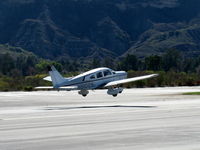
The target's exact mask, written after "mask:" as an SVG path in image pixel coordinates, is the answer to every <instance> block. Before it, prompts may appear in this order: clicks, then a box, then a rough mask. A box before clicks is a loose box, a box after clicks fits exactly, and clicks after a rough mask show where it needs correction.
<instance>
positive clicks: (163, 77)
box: [0, 49, 200, 91]
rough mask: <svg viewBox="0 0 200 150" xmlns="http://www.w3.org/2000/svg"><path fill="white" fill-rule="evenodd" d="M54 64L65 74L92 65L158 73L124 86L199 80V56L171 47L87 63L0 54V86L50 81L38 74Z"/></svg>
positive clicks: (27, 86)
mask: <svg viewBox="0 0 200 150" xmlns="http://www.w3.org/2000/svg"><path fill="white" fill-rule="evenodd" d="M48 65H54V66H55V67H56V68H57V69H58V70H59V71H62V73H63V74H64V75H65V76H73V75H77V74H79V73H80V72H82V71H86V70H89V69H93V68H96V67H102V66H104V67H109V68H112V69H114V70H125V71H128V76H129V77H134V76H140V75H144V74H150V73H158V74H159V77H157V78H155V79H151V80H144V81H138V82H134V83H129V84H127V85H125V86H126V87H152V86H186V85H187V86H192V85H199V84H200V57H196V58H187V57H185V56H183V55H182V54H181V53H180V52H179V51H177V50H174V49H171V50H168V51H167V52H166V53H165V54H164V55H162V56H159V55H152V56H147V57H145V58H138V57H136V56H135V55H127V56H126V57H124V58H118V59H117V60H113V59H111V58H105V59H104V60H101V61H100V60H98V59H93V60H92V61H90V62H89V63H87V64H83V63H80V62H79V61H77V60H70V61H69V60H66V59H63V60H58V61H50V60H45V59H38V58H37V57H36V56H34V55H28V56H25V55H22V56H19V57H13V56H12V55H10V54H8V53H6V54H0V90H1V91H8V90H33V87H35V86H40V85H50V83H48V82H46V81H43V80H42V78H43V77H45V76H46V75H47V69H46V68H47V66H48Z"/></svg>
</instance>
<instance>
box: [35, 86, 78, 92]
mask: <svg viewBox="0 0 200 150" xmlns="http://www.w3.org/2000/svg"><path fill="white" fill-rule="evenodd" d="M35 89H36V90H59V91H72V90H77V89H78V87H77V86H63V87H59V88H54V87H53V86H39V87H36V88H35Z"/></svg>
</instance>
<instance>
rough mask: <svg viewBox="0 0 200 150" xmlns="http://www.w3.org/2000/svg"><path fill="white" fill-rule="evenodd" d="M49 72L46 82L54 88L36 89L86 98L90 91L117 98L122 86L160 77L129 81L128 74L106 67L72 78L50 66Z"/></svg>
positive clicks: (135, 78)
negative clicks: (73, 92)
mask: <svg viewBox="0 0 200 150" xmlns="http://www.w3.org/2000/svg"><path fill="white" fill-rule="evenodd" d="M48 71H49V75H50V76H48V77H45V78H44V80H47V81H51V82H52V83H53V87H48V86H47V87H36V89H39V90H40V89H55V90H58V91H60V90H66V91H71V90H78V93H79V94H80V95H82V96H84V97H85V96H87V94H88V93H89V90H95V89H108V91H107V94H108V95H112V96H114V97H116V96H117V95H118V94H119V93H122V91H123V88H121V87H120V85H122V84H125V83H129V82H134V81H138V80H144V79H148V78H152V77H156V76H158V74H150V75H145V76H140V77H134V78H128V79H127V72H125V71H114V70H112V69H109V68H105V67H104V68H96V69H93V70H90V71H87V72H85V73H82V74H80V75H77V76H75V77H70V78H64V77H63V76H62V75H61V74H60V73H59V72H58V71H57V70H56V68H55V67H54V66H51V67H50V66H48Z"/></svg>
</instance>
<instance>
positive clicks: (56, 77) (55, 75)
mask: <svg viewBox="0 0 200 150" xmlns="http://www.w3.org/2000/svg"><path fill="white" fill-rule="evenodd" d="M47 68H48V71H49V75H50V76H51V80H52V83H53V86H54V88H58V87H59V86H62V83H64V82H65V81H66V79H65V78H63V76H62V75H61V74H60V73H59V72H58V71H57V70H56V68H55V67H54V66H51V67H50V66H48V67H47Z"/></svg>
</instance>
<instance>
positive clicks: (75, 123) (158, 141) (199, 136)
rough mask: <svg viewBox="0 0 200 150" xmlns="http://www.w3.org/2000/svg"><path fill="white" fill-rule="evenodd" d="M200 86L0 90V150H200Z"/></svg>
mask: <svg viewBox="0 0 200 150" xmlns="http://www.w3.org/2000/svg"><path fill="white" fill-rule="evenodd" d="M191 91H195V92H197V91H200V87H172V88H144V89H126V90H124V92H123V93H122V94H120V95H119V96H118V97H116V98H114V97H112V96H109V95H107V94H106V91H105V90H99V91H95V92H92V91H90V93H89V95H88V96H87V97H85V98H84V97H81V96H80V95H78V94H77V92H74V91H73V92H63V91H62V92H55V91H51V92H41V91H40V92H1V93H0V150H46V149H48V150H66V149H67V150H111V149H115V150H129V149H130V150H133V149H135V150H199V149H200V96H195V95H182V93H183V92H191Z"/></svg>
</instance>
